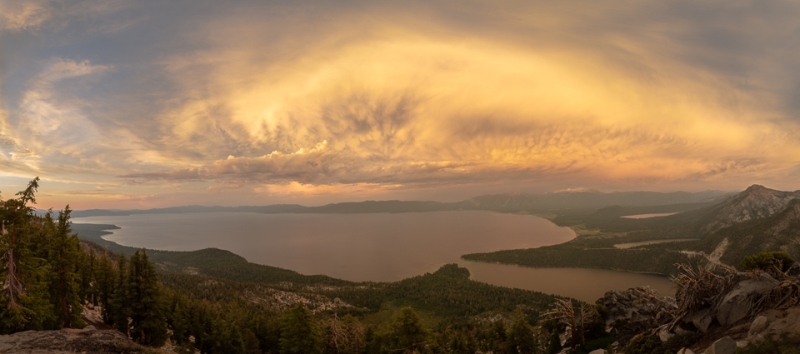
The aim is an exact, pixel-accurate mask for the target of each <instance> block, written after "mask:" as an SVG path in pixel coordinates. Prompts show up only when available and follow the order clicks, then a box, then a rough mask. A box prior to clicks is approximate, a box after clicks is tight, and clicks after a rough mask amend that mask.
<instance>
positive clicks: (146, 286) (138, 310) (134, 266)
mask: <svg viewBox="0 0 800 354" xmlns="http://www.w3.org/2000/svg"><path fill="white" fill-rule="evenodd" d="M127 299H128V301H127V305H128V308H130V312H129V316H130V318H131V338H132V339H133V340H135V341H137V342H139V343H141V344H145V345H150V346H160V345H162V344H164V342H165V341H166V339H167V322H166V317H165V315H164V305H163V299H162V296H161V284H160V283H159V282H158V275H157V274H156V269H155V267H153V264H152V263H150V261H149V260H148V258H147V253H145V251H144V250H138V251H136V252H135V253H134V254H133V256H131V259H130V266H129V267H128V283H127Z"/></svg>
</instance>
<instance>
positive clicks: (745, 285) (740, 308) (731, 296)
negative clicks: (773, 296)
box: [716, 273, 778, 326]
mask: <svg viewBox="0 0 800 354" xmlns="http://www.w3.org/2000/svg"><path fill="white" fill-rule="evenodd" d="M777 285H778V281H777V280H775V279H773V278H772V277H771V276H770V275H769V274H767V273H760V274H759V275H758V278H754V279H744V280H741V281H739V283H738V284H736V286H735V287H734V288H733V290H731V291H730V292H728V294H727V295H725V297H723V298H722V302H720V303H719V305H718V306H717V308H716V319H717V322H718V323H719V324H720V325H721V326H730V325H733V324H734V323H736V322H739V321H740V320H742V319H744V318H745V317H747V316H748V315H749V314H750V313H752V312H753V311H754V310H755V309H754V308H753V304H754V300H755V297H757V296H759V295H761V294H762V293H763V292H765V291H769V290H770V289H772V288H774V287H775V286H777Z"/></svg>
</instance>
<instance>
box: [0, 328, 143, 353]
mask: <svg viewBox="0 0 800 354" xmlns="http://www.w3.org/2000/svg"><path fill="white" fill-rule="evenodd" d="M0 353H29V354H68V353H98V354H111V353H145V348H144V347H142V346H140V345H138V344H136V343H134V342H132V341H131V340H130V339H128V337H126V336H125V335H124V334H122V333H120V332H118V331H114V330H101V331H98V330H79V329H63V330H60V331H25V332H19V333H14V334H10V335H4V336H0Z"/></svg>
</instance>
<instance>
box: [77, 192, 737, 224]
mask: <svg viewBox="0 0 800 354" xmlns="http://www.w3.org/2000/svg"><path fill="white" fill-rule="evenodd" d="M730 194H731V193H728V192H721V191H705V192H697V193H690V192H670V193H660V192H611V193H604V192H599V191H596V190H584V189H580V190H570V191H560V192H554V193H544V194H527V193H506V194H487V195H482V196H477V197H474V198H470V199H467V200H464V201H460V202H450V203H446V202H435V201H400V200H385V201H374V200H368V201H362V202H344V203H333V204H327V205H323V206H313V207H308V206H303V205H298V204H274V205H266V206H238V207H222V206H199V205H189V206H179V207H170V208H155V209H144V210H141V209H134V210H105V209H90V210H77V211H74V212H73V213H72V215H73V217H89V216H125V215H135V214H162V213H197V212H253V213H268V214H277V213H406V212H429V211H449V210H488V211H499V212H530V213H535V212H546V211H549V210H557V209H596V208H602V207H608V206H614V205H624V206H655V205H667V204H685V203H707V202H709V201H713V200H715V199H718V198H721V197H725V196H728V195H730Z"/></svg>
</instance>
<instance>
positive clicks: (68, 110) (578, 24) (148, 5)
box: [0, 0, 800, 209]
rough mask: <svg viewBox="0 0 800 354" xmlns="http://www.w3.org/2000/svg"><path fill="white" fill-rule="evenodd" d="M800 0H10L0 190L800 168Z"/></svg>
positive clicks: (357, 185)
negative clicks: (34, 183)
mask: <svg viewBox="0 0 800 354" xmlns="http://www.w3.org/2000/svg"><path fill="white" fill-rule="evenodd" d="M798 18H800V2H798V1H791V0H786V1H763V0H753V1H740V0H709V1H641V0H636V1H633V0H630V1H626V0H621V1H614V2H600V1H590V0H586V1H571V0H566V1H530V0H525V1H505V0H497V1H472V0H457V1H456V0H452V1H451V0H442V1H430V0H426V1H416V0H405V1H375V0H371V1H366V0H365V1H360V0H355V1H349V0H338V1H319V0H318V1H306V0H294V1H199V0H187V1H180V0H177V1H122V0H85V1H84V0H66V1H61V0H52V1H40V0H24V1H20V0H0V198H3V199H5V198H11V197H13V195H14V193H16V192H17V191H19V190H21V189H22V188H24V186H25V184H26V183H27V181H29V180H31V179H32V178H33V177H36V176H39V177H40V178H41V188H40V191H39V198H38V202H39V205H38V206H39V207H40V208H54V209H60V208H63V206H64V205H66V204H70V205H71V206H72V208H73V209H88V208H117V209H130V208H152V207H163V206H176V205H189V204H200V205H266V204H275V203H299V204H305V205H319V204H325V203H330V202H337V201H357V200H368V199H370V200H386V199H400V200H441V201H452V200H462V199H466V198H469V197H472V196H476V195H480V194H486V193H503V192H527V193H541V192H552V191H558V190H565V189H574V188H593V189H598V190H603V191H627V190H655V191H675V190H686V191H701V190H741V189H744V188H746V187H747V186H749V185H751V184H754V183H758V184H763V185H766V186H768V187H771V188H776V189H783V190H796V189H800V187H798V183H797V182H796V181H798V180H800V42H799V41H798V38H800V21H797V19H798Z"/></svg>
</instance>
